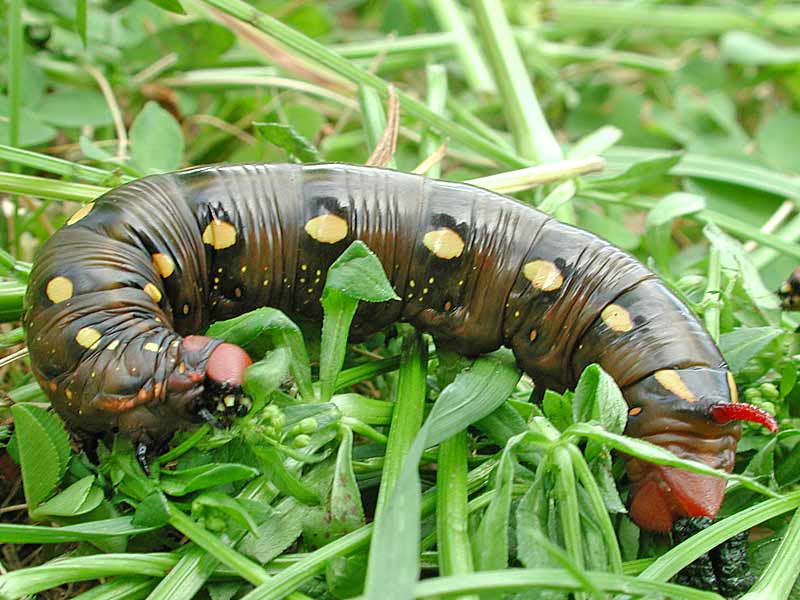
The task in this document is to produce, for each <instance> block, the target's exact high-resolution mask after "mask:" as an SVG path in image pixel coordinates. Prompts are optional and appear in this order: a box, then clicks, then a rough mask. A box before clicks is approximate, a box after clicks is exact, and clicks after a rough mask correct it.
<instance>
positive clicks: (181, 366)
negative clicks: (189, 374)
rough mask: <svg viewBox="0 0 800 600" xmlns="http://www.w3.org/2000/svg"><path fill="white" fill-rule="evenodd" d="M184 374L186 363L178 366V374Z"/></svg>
mask: <svg viewBox="0 0 800 600" xmlns="http://www.w3.org/2000/svg"><path fill="white" fill-rule="evenodd" d="M185 372H186V363H181V364H179V365H178V373H180V374H181V375H183V374H184V373H185Z"/></svg>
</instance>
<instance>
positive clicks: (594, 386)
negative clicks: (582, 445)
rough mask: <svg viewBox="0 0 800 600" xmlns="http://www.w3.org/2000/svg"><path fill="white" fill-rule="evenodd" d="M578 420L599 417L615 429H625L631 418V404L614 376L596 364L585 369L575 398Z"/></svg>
mask: <svg viewBox="0 0 800 600" xmlns="http://www.w3.org/2000/svg"><path fill="white" fill-rule="evenodd" d="M572 418H573V419H574V420H575V422H581V421H592V420H594V421H598V422H599V423H600V424H601V425H602V426H603V427H605V428H606V429H607V430H608V431H610V432H612V433H622V432H623V431H624V430H625V425H626V424H627V422H628V405H627V404H626V403H625V399H624V398H623V397H622V392H620V391H619V387H617V384H616V382H615V381H614V379H613V378H612V377H611V376H610V375H609V374H608V373H606V372H605V371H603V369H602V368H601V367H600V366H599V365H596V364H592V365H589V366H588V367H586V368H585V369H584V370H583V373H581V376H580V378H579V379H578V385H577V386H575V396H574V398H573V400H572Z"/></svg>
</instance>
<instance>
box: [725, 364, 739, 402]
mask: <svg viewBox="0 0 800 600" xmlns="http://www.w3.org/2000/svg"><path fill="white" fill-rule="evenodd" d="M727 377H728V387H729V388H730V389H731V402H732V403H733V404H736V403H737V402H739V390H738V389H737V387H736V380H735V379H734V378H733V373H731V372H730V371H728V373H727Z"/></svg>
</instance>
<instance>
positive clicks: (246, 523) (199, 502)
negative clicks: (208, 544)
mask: <svg viewBox="0 0 800 600" xmlns="http://www.w3.org/2000/svg"><path fill="white" fill-rule="evenodd" d="M207 509H212V510H211V512H212V513H213V511H219V512H221V513H223V514H224V515H226V516H228V517H230V518H231V519H233V520H234V521H236V522H237V523H238V524H239V525H241V526H242V527H244V528H246V529H247V530H249V531H250V532H251V533H253V534H255V535H258V524H257V523H256V522H255V520H254V519H253V517H252V516H251V515H250V513H249V512H247V509H246V508H245V507H244V506H243V505H242V504H241V503H240V502H239V501H238V500H236V499H235V498H231V497H230V496H228V495H227V494H223V493H222V492H219V491H216V490H210V491H207V492H203V493H202V494H200V495H199V496H197V498H195V499H194V500H192V514H193V515H194V514H201V513H204V512H205V511H206V510H207Z"/></svg>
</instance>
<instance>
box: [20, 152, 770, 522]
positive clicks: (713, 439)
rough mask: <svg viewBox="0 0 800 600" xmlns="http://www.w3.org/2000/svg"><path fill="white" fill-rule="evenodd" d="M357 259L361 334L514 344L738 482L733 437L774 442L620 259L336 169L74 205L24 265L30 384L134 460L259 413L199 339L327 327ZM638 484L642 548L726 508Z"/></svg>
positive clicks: (551, 374)
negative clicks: (194, 428) (254, 320)
mask: <svg viewBox="0 0 800 600" xmlns="http://www.w3.org/2000/svg"><path fill="white" fill-rule="evenodd" d="M356 239H359V240H362V241H364V242H365V243H366V244H367V245H368V246H369V247H370V248H371V249H372V250H373V251H374V252H375V254H376V255H377V256H378V258H379V259H380V261H381V263H382V264H383V267H384V269H385V271H386V273H387V276H388V278H389V280H390V282H391V283H392V285H393V287H394V289H395V291H396V293H397V295H398V296H399V298H400V300H399V301H397V300H396V301H390V302H386V303H380V304H364V305H362V306H361V307H360V308H359V310H358V312H357V314H356V318H355V320H354V332H355V334H356V335H360V336H363V335H367V334H369V333H370V332H375V331H378V330H380V329H383V328H384V327H386V326H387V325H388V324H390V323H392V322H394V321H396V320H399V319H403V320H406V321H408V322H410V323H411V324H413V325H414V326H415V327H417V328H419V329H420V330H423V331H426V332H429V333H431V334H432V335H433V337H434V338H435V340H436V342H437V344H439V345H440V346H442V347H448V348H451V349H454V350H455V351H457V352H459V353H461V354H464V355H479V354H481V353H485V352H489V351H492V350H494V349H496V348H498V347H499V346H501V345H506V346H508V347H510V348H511V349H512V350H513V352H514V354H515V356H516V359H517V361H518V364H519V365H520V367H521V368H522V369H523V370H524V371H525V372H527V373H528V374H529V375H530V376H531V377H532V378H533V379H534V381H535V382H536V383H537V385H539V386H546V387H550V388H553V389H556V390H563V389H565V388H567V387H569V386H572V385H574V384H575V382H576V380H577V377H578V376H579V374H580V373H581V371H582V370H583V368H584V367H585V366H587V365H589V364H590V363H599V364H600V365H601V367H602V368H603V369H605V370H606V371H607V372H608V373H609V374H610V375H611V376H612V377H613V378H614V379H615V380H616V382H617V383H618V384H619V386H620V388H621V389H622V392H623V395H624V397H625V399H626V401H627V403H628V405H629V413H628V415H629V419H628V424H627V429H626V432H627V433H628V434H629V435H632V436H635V437H639V438H642V439H646V440H648V441H650V442H653V443H655V444H658V445H660V446H663V447H665V448H668V449H669V450H671V451H673V452H674V453H676V454H677V455H678V456H681V457H685V458H690V459H694V460H699V461H701V462H703V463H706V464H708V465H710V466H712V467H717V468H721V469H723V470H725V471H728V472H730V471H731V469H732V468H733V465H734V453H735V448H736V443H737V441H738V438H739V436H740V425H739V423H738V421H740V420H747V421H753V422H756V423H761V424H763V425H765V426H767V427H769V428H770V429H772V430H775V429H777V425H776V423H775V420H774V419H773V418H772V417H771V416H770V415H768V414H766V413H765V412H763V411H761V410H760V409H758V408H756V407H754V406H750V405H747V404H740V403H738V401H737V391H736V384H735V381H734V378H733V375H732V374H731V372H730V371H728V370H727V368H726V364H725V361H724V359H723V357H722V355H721V353H720V351H719V350H718V349H717V347H716V346H715V344H714V342H713V341H712V339H711V337H710V336H709V335H708V334H707V332H706V331H705V330H704V329H703V327H702V325H701V324H700V322H699V321H698V320H697V318H696V317H695V316H694V315H693V314H692V313H691V312H690V310H689V309H688V308H687V307H686V306H684V305H683V304H682V303H681V302H680V301H679V300H678V298H677V297H676V296H675V295H674V294H673V293H672V292H670V291H669V289H668V288H667V287H666V285H665V284H664V283H663V282H662V281H661V280H660V279H658V278H657V277H656V276H655V275H654V274H653V273H652V272H650V271H649V270H647V269H646V268H645V267H644V266H643V265H642V264H641V263H639V262H638V261H636V260H635V259H634V258H633V257H631V256H630V255H628V254H627V253H625V252H623V251H622V250H620V249H618V248H615V247H614V246H612V245H610V244H609V243H607V242H605V241H603V240H601V239H600V238H598V237H596V236H595V235H593V234H591V233H588V232H586V231H584V230H582V229H579V228H576V227H572V226H569V225H566V224H563V223H560V222H559V221H557V220H555V219H553V218H551V217H549V216H548V215H546V214H544V213H542V212H539V211H537V210H534V209H533V208H530V207H528V206H526V205H523V204H521V203H519V202H517V201H515V200H513V199H511V198H508V197H505V196H502V195H499V194H496V193H492V192H489V191H486V190H483V189H480V188H477V187H473V186H470V185H465V184H457V183H449V182H444V181H436V180H432V179H428V178H425V177H422V176H418V175H412V174H407V173H402V172H397V171H392V170H387V169H381V168H374V167H361V166H353V165H345V164H319V165H303V166H301V165H279V164H276V165H273V164H249V165H230V166H214V167H202V168H193V169H190V170H184V171H179V172H175V173H169V174H162V175H153V176H149V177H145V178H143V179H140V180H137V181H134V182H131V183H128V184H126V185H123V186H121V187H119V188H117V189H115V190H112V191H110V192H109V193H107V194H105V195H104V196H102V197H100V198H99V199H97V200H96V201H95V202H93V203H91V204H86V205H84V206H83V207H81V208H80V209H79V210H78V211H77V212H76V213H75V214H74V215H73V216H72V217H70V218H69V219H68V220H67V222H66V224H65V226H64V227H62V228H61V229H60V230H58V231H57V232H56V233H55V234H54V235H53V236H52V237H51V238H50V239H49V240H48V242H47V243H45V244H44V245H43V247H42V248H41V250H40V251H39V252H38V254H37V257H36V260H35V262H34V266H33V269H32V272H31V276H30V280H29V288H28V291H27V295H26V310H25V314H24V316H23V323H24V325H25V328H26V337H27V343H28V347H29V350H30V356H31V364H32V368H33V372H34V374H35V376H36V378H37V380H38V381H39V382H40V384H41V386H42V388H43V389H44V390H45V392H46V393H47V394H48V395H49V397H50V399H51V400H52V404H53V406H54V407H55V409H56V410H57V411H58V412H59V413H60V414H61V416H62V417H63V418H64V419H65V421H66V422H67V423H68V424H69V425H70V426H71V427H72V428H73V429H75V430H81V431H87V432H100V431H106V430H109V429H111V428H117V429H118V430H119V431H121V432H122V433H124V434H127V435H128V436H130V437H131V438H132V439H133V441H134V442H136V443H137V444H138V451H140V453H144V452H146V450H147V446H148V445H150V444H154V443H158V442H159V441H163V440H164V439H166V438H168V437H169V436H170V435H171V434H172V433H174V431H175V430H176V429H178V428H180V427H184V426H187V425H188V424H190V423H193V422H198V421H200V420H202V419H211V418H214V416H215V412H217V411H218V408H219V407H220V406H221V407H222V408H223V410H224V411H225V412H237V411H246V409H247V406H246V404H243V403H246V399H242V398H241V394H239V391H240V386H241V383H242V380H243V373H244V370H245V369H246V368H247V366H248V365H249V364H250V362H251V361H250V358H249V356H248V355H247V353H246V352H245V351H244V350H243V349H241V348H239V347H238V346H234V345H232V344H228V343H223V342H222V341H221V340H216V339H212V338H209V337H204V336H202V335H199V334H198V332H201V331H203V330H204V329H205V328H206V327H207V326H208V324H209V323H211V322H212V321H216V320H220V319H226V318H230V317H233V316H235V315H238V314H241V313H244V312H246V311H249V310H252V309H254V308H256V307H261V306H273V307H277V308H280V309H281V310H283V311H285V312H287V313H290V314H295V315H304V316H308V317H312V318H319V317H320V316H321V306H320V302H319V300H320V295H321V292H322V287H323V283H324V281H325V275H326V271H327V269H328V267H329V265H330V264H331V263H332V262H333V261H334V260H335V258H336V257H337V256H338V255H339V254H340V253H341V252H342V251H343V250H344V248H346V247H347V245H348V244H350V243H351V242H352V241H353V240H356ZM220 398H221V399H222V402H221V403H220V401H219V400H220ZM626 464H627V472H628V474H629V476H630V479H631V481H632V482H633V487H632V501H631V516H632V518H633V519H634V520H635V521H636V522H637V523H638V524H639V525H640V526H641V527H643V528H646V529H650V530H656V531H665V530H668V529H669V528H670V527H671V526H672V523H673V521H674V520H675V519H676V518H679V517H686V516H714V515H715V514H716V512H717V510H718V509H719V506H720V504H721V502H722V498H723V494H724V483H725V482H724V480H722V479H720V478H715V477H711V476H704V475H698V474H695V473H690V472H687V471H684V470H680V469H675V468H668V467H662V466H657V465H654V464H651V463H647V462H644V461H642V460H639V459H636V458H631V459H629V460H628V461H627V463H626Z"/></svg>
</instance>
